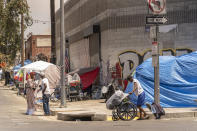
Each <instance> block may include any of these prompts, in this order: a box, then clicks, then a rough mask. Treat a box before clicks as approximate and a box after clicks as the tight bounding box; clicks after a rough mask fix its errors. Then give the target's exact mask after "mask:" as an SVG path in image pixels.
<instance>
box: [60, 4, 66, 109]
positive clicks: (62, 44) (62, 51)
mask: <svg viewBox="0 0 197 131" xmlns="http://www.w3.org/2000/svg"><path fill="white" fill-rule="evenodd" d="M60 13H61V14H60V66H61V82H60V86H61V107H65V106H66V102H65V95H66V92H65V36H64V0H60Z"/></svg>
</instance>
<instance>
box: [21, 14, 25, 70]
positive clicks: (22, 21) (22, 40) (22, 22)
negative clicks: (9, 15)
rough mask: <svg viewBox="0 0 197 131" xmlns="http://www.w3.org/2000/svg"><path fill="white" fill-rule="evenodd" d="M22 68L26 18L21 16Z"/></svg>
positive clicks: (22, 64) (22, 63)
mask: <svg viewBox="0 0 197 131" xmlns="http://www.w3.org/2000/svg"><path fill="white" fill-rule="evenodd" d="M21 66H24V16H23V14H21Z"/></svg>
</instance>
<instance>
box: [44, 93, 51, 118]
mask: <svg viewBox="0 0 197 131" xmlns="http://www.w3.org/2000/svg"><path fill="white" fill-rule="evenodd" d="M49 97H50V95H49V94H43V109H44V113H45V115H49V114H50V110H49Z"/></svg>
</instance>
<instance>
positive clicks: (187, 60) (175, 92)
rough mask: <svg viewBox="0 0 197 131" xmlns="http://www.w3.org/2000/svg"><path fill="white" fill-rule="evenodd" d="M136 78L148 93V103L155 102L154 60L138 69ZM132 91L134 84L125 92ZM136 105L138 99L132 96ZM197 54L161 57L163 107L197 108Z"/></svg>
mask: <svg viewBox="0 0 197 131" xmlns="http://www.w3.org/2000/svg"><path fill="white" fill-rule="evenodd" d="M134 77H135V78H137V79H138V80H139V82H140V83H141V85H142V87H143V88H144V90H145V92H146V102H148V103H152V102H153V101H154V68H153V67H152V59H148V60H146V61H145V62H144V63H142V64H141V65H140V66H138V67H137V69H136V73H135V76H134ZM131 90H132V84H131V83H130V84H129V85H128V86H127V89H126V91H125V92H129V91H131ZM131 97H132V100H134V103H135V101H136V97H135V96H134V95H132V96H131ZM195 99H197V52H193V53H190V54H187V55H182V56H179V57H174V56H160V101H161V103H160V104H161V105H162V106H163V107H197V102H195V101H194V100H195Z"/></svg>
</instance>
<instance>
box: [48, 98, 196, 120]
mask: <svg viewBox="0 0 197 131" xmlns="http://www.w3.org/2000/svg"><path fill="white" fill-rule="evenodd" d="M104 101H105V100H104V99H101V100H88V101H77V102H67V107H66V108H59V106H55V107H51V113H52V115H54V116H55V115H57V118H58V119H59V120H67V116H69V117H71V116H74V117H77V116H82V117H85V116H87V117H93V118H94V117H95V116H98V117H99V120H103V121H104V120H107V118H110V116H112V111H111V110H108V109H107V108H106V103H104ZM164 110H165V112H166V115H165V116H162V117H161V119H172V118H185V117H197V107H196V108H164ZM145 111H146V112H147V113H148V114H149V116H150V119H155V117H154V115H153V114H152V112H150V111H149V110H148V108H145ZM80 114H81V115H80ZM101 117H102V118H101ZM92 120H97V118H95V119H92Z"/></svg>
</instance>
